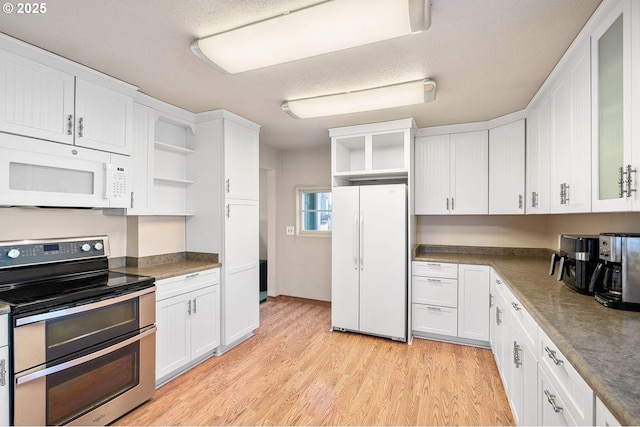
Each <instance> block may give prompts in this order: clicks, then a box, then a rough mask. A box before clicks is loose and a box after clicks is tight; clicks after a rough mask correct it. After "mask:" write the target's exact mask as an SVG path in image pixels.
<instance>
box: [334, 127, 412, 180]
mask: <svg viewBox="0 0 640 427" xmlns="http://www.w3.org/2000/svg"><path fill="white" fill-rule="evenodd" d="M414 129H415V123H414V121H413V119H402V120H394V121H391V122H383V123H374V124H369V125H357V126H348V127H342V128H334V129H329V135H330V136H331V157H332V158H331V172H332V175H333V177H334V183H335V184H336V185H339V184H340V181H341V180H346V181H357V180H366V179H370V178H406V177H407V175H408V171H409V164H410V152H409V150H410V147H411V142H412V139H413V131H414Z"/></svg>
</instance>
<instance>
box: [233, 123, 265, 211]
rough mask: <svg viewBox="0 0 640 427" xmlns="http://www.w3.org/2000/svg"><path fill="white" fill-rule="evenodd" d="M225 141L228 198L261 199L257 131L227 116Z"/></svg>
mask: <svg viewBox="0 0 640 427" xmlns="http://www.w3.org/2000/svg"><path fill="white" fill-rule="evenodd" d="M224 141H225V142H224V177H225V182H224V186H225V198H227V199H243V200H258V197H259V194H258V192H259V181H258V180H259V178H258V176H259V171H260V168H259V158H258V147H259V141H258V132H256V131H255V129H251V128H248V127H246V126H242V125H240V124H238V123H235V122H233V121H231V120H227V121H225V123H224Z"/></svg>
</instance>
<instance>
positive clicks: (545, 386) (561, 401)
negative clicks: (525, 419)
mask: <svg viewBox="0 0 640 427" xmlns="http://www.w3.org/2000/svg"><path fill="white" fill-rule="evenodd" d="M568 409H569V408H568V406H567V401H566V394H565V393H564V391H563V390H562V389H561V388H558V387H555V386H554V384H553V382H552V381H550V380H549V376H548V375H547V373H546V372H545V370H544V369H543V368H541V367H538V424H539V425H541V426H575V425H581V423H580V422H579V421H578V420H576V419H574V418H573V416H572V414H571V411H569V410H568ZM582 425H584V424H582ZM589 425H591V424H589Z"/></svg>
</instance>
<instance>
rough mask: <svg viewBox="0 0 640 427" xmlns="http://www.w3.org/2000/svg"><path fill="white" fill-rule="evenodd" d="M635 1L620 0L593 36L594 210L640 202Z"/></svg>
mask: <svg viewBox="0 0 640 427" xmlns="http://www.w3.org/2000/svg"><path fill="white" fill-rule="evenodd" d="M631 45H632V43H631V2H630V1H619V2H618V3H617V4H616V5H615V7H614V8H612V9H611V10H610V11H609V13H608V14H607V15H606V17H605V18H604V19H603V20H602V22H601V23H600V25H599V26H598V27H597V28H596V29H595V30H594V31H593V33H592V36H591V76H592V86H591V88H592V97H593V98H592V99H593V106H592V111H593V117H592V140H593V144H592V147H593V153H592V159H593V163H592V168H593V181H592V197H593V211H594V212H603V211H628V210H631V209H632V208H633V205H634V204H637V202H638V200H639V199H638V197H639V196H638V192H637V191H635V190H636V188H637V187H638V186H637V182H638V174H637V173H636V170H637V168H638V163H637V162H635V161H634V160H633V159H632V155H633V152H632V151H633V150H632V134H631V111H632V106H631V103H632V91H631Z"/></svg>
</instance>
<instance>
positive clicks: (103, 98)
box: [75, 78, 133, 154]
mask: <svg viewBox="0 0 640 427" xmlns="http://www.w3.org/2000/svg"><path fill="white" fill-rule="evenodd" d="M132 139H133V98H131V97H130V96H126V95H123V94H121V93H118V92H115V91H113V90H111V89H108V88H106V87H102V86H99V85H97V84H94V83H91V82H88V81H86V80H83V79H80V78H76V129H75V143H76V145H79V146H82V147H87V148H95V149H96V150H102V151H110V152H113V153H120V154H131V147H132V143H131V141H132Z"/></svg>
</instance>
